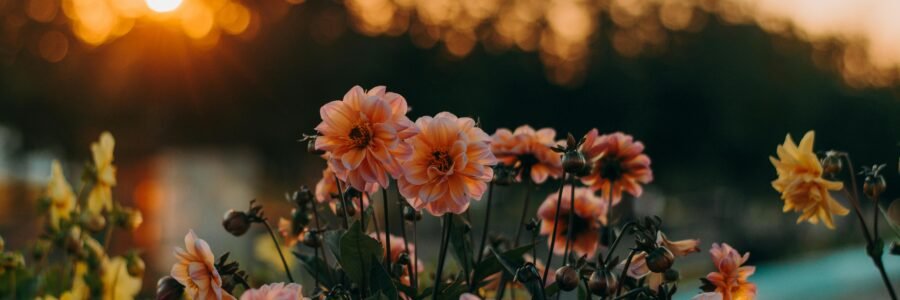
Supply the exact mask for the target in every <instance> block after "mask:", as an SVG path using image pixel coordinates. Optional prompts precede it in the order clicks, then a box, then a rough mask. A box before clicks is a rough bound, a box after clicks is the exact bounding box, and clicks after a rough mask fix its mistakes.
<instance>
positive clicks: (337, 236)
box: [322, 229, 345, 257]
mask: <svg viewBox="0 0 900 300" xmlns="http://www.w3.org/2000/svg"><path fill="white" fill-rule="evenodd" d="M344 232H345V230H343V229H338V230H328V231H325V232H324V233H323V234H322V240H323V241H324V242H325V248H326V249H328V251H331V254H332V255H333V256H334V257H340V256H341V237H343V236H344Z"/></svg>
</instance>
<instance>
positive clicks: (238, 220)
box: [222, 209, 252, 236]
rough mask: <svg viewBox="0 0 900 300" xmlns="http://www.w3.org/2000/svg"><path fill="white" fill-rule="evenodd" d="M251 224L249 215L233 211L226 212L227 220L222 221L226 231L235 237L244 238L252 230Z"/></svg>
mask: <svg viewBox="0 0 900 300" xmlns="http://www.w3.org/2000/svg"><path fill="white" fill-rule="evenodd" d="M250 224H252V222H251V221H250V216H248V215H247V213H245V212H242V211H236V210H233V209H229V210H228V211H227V212H225V218H224V220H222V226H223V227H225V231H228V233H231V234H232V235H234V236H242V235H244V233H247V230H249V229H250Z"/></svg>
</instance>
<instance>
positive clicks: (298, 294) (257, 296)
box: [241, 282, 307, 300]
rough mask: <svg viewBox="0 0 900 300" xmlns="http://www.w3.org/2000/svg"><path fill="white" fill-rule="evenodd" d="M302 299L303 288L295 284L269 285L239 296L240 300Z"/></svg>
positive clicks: (280, 283)
mask: <svg viewBox="0 0 900 300" xmlns="http://www.w3.org/2000/svg"><path fill="white" fill-rule="evenodd" d="M299 299H307V298H304V297H303V286H301V285H299V284H296V283H287V284H286V283H284V282H279V283H270V284H265V285H263V286H261V287H258V288H255V289H249V290H247V291H245V292H244V294H242V295H241V300H299Z"/></svg>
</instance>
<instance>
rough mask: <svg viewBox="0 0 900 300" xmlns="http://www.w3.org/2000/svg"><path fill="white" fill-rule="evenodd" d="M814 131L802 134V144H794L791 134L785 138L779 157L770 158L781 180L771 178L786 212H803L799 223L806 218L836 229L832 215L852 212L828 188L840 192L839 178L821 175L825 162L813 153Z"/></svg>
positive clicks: (778, 150) (779, 146) (814, 222)
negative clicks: (822, 162) (828, 178)
mask: <svg viewBox="0 0 900 300" xmlns="http://www.w3.org/2000/svg"><path fill="white" fill-rule="evenodd" d="M814 140H815V131H809V132H807V133H806V134H805V135H803V139H801V140H800V145H799V146H798V145H796V144H794V140H793V139H791V135H790V134H788V135H787V137H785V138H784V144H782V145H778V149H777V150H776V151H777V153H778V159H776V158H774V157H771V156H770V157H769V161H771V162H772V165H773V166H775V171H776V172H777V173H778V179H775V180H774V181H772V187H773V188H775V190H776V191H778V192H780V193H781V200H783V201H784V208H783V209H782V210H783V211H784V212H788V211H794V212H801V214H800V217H799V218H797V223H800V222H803V221H807V222H809V223H812V224H818V223H819V221H822V223H824V224H825V226H826V227H828V228H831V229H834V219H833V217H832V215H839V216H844V215H847V213H849V212H850V211H849V210H848V209H847V208H845V207H844V206H842V205H841V204H840V203H838V202H837V200H835V199H834V198H833V197H831V193H830V192H829V191H838V190H841V189H842V188H843V187H844V184H843V183H842V182H839V181H830V180H825V179H824V178H822V165H821V163H819V159H818V158H817V157H816V154H815V153H814V152H813V142H814Z"/></svg>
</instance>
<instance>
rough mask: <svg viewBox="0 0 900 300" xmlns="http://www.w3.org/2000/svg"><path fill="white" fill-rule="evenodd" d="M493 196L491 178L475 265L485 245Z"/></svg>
mask: <svg viewBox="0 0 900 300" xmlns="http://www.w3.org/2000/svg"><path fill="white" fill-rule="evenodd" d="M493 196H494V181H493V180H492V181H491V182H490V183H489V184H488V197H487V209H486V210H485V212H484V225H483V226H484V229H483V230H482V232H481V246H480V247H478V260H476V261H475V265H476V266H477V265H478V264H480V263H481V259H482V258H484V247H485V246H487V237H488V228H489V227H490V225H491V206H492V205H491V199H493Z"/></svg>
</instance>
